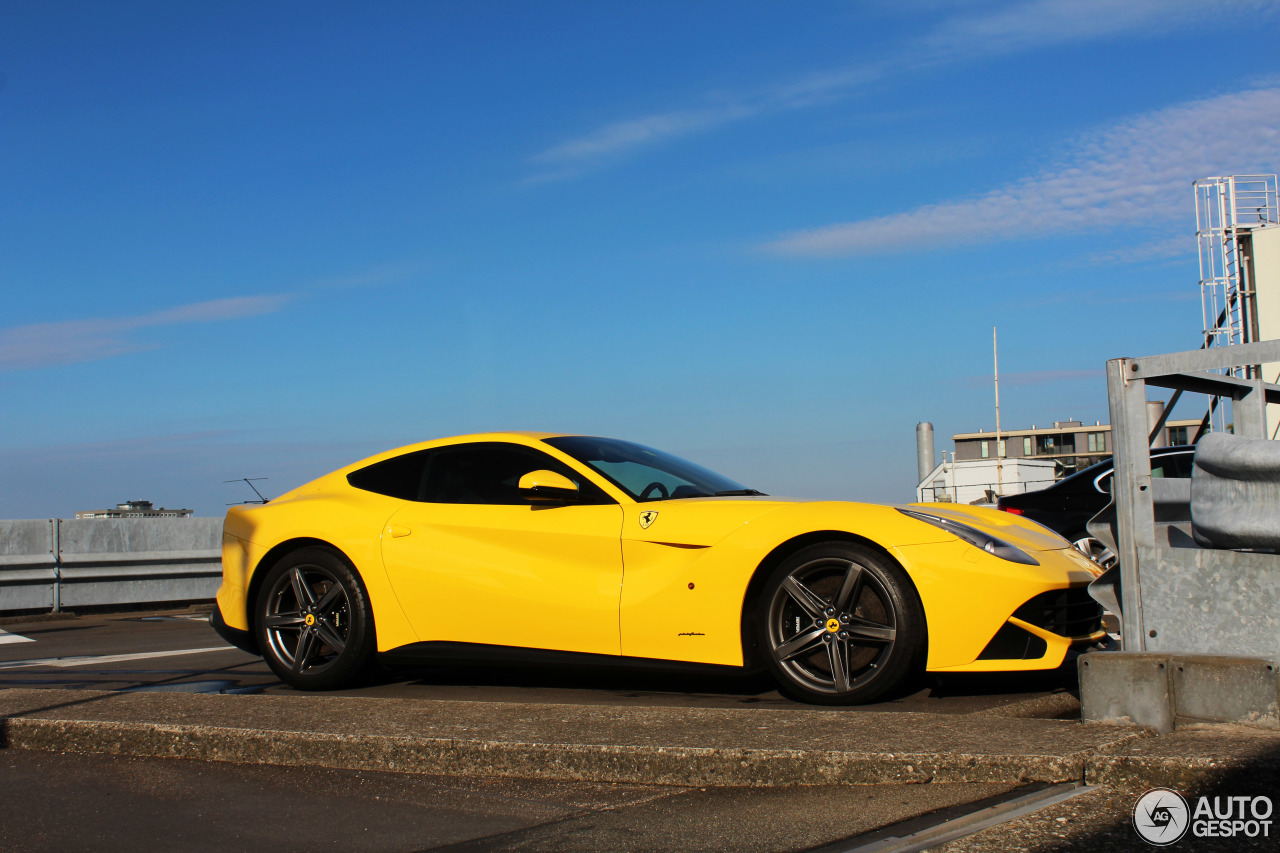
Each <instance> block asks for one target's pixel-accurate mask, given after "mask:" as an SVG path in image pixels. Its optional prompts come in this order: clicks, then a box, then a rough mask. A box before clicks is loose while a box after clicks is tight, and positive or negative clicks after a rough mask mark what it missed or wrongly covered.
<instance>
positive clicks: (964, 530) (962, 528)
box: [898, 508, 1040, 566]
mask: <svg viewBox="0 0 1280 853" xmlns="http://www.w3.org/2000/svg"><path fill="white" fill-rule="evenodd" d="M898 512H900V513H902V514H903V515H909V516H911V517H912V518H914V519H916V520H918V521H923V522H924V523H925V524H932V525H933V526H934V527H941V528H942V529H943V530H945V531H947V532H948V533H950V534H951V535H953V536H955V537H957V538H959V539H963V540H964V541H966V542H968V543H969V544H970V545H972V546H973V547H975V548H981V549H982V550H983V551H986V552H987V553H988V554H992V555H994V556H996V557H999V558H1000V559H1002V560H1009V561H1010V562H1013V563H1025V564H1026V565H1028V566H1038V565H1040V561H1039V560H1037V559H1036V558H1035V557H1033V556H1031V555H1030V554H1028V553H1027V552H1026V551H1024V550H1022V549H1021V548H1019V547H1018V546H1017V545H1010V544H1009V543H1008V542H1006V541H1004V540H1003V539H997V538H996V537H994V536H992V535H991V534H989V533H983V532H982V531H981V530H978V529H977V528H976V527H970V526H969V525H967V524H961V523H960V522H958V521H952V520H951V519H949V518H942V517H940V516H937V515H929V514H927V513H923V512H916V511H915V510H910V509H901V508H898Z"/></svg>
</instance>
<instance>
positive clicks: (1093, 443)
mask: <svg viewBox="0 0 1280 853" xmlns="http://www.w3.org/2000/svg"><path fill="white" fill-rule="evenodd" d="M1106 450H1107V434H1106V433H1105V432H1091V433H1089V452H1090V453H1105V452H1106Z"/></svg>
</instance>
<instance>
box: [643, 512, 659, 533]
mask: <svg viewBox="0 0 1280 853" xmlns="http://www.w3.org/2000/svg"><path fill="white" fill-rule="evenodd" d="M657 520H658V511H657V510H654V509H646V510H645V511H644V512H642V513H640V526H641V527H643V528H644V529H645V530H648V529H649V525H650V524H653V523H654V522H655V521H657Z"/></svg>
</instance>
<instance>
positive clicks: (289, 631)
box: [256, 547, 374, 690]
mask: <svg viewBox="0 0 1280 853" xmlns="http://www.w3.org/2000/svg"><path fill="white" fill-rule="evenodd" d="M256 615H257V620H256V624H257V633H258V647H259V648H260V649H261V650H262V655H263V657H264V658H265V659H266V661H267V664H268V665H269V666H270V667H271V669H272V671H273V672H275V674H276V675H277V676H278V677H279V678H280V680H281V681H283V682H285V683H286V684H289V685H291V686H293V687H296V688H297V689H299V690H332V689H335V688H338V687H342V686H343V685H346V684H348V683H350V682H351V681H353V680H354V679H355V678H356V677H357V676H358V675H359V674H360V673H361V672H362V671H363V670H364V668H365V666H366V665H367V664H368V662H369V659H370V657H371V656H372V654H373V651H374V626H373V609H372V608H371V607H370V605H369V595H368V593H367V592H366V591H365V588H364V584H363V583H361V581H360V577H359V575H357V574H356V572H355V570H354V569H352V568H351V566H350V565H349V564H348V563H347V561H346V560H345V559H343V558H342V557H341V556H340V555H339V554H337V553H335V552H334V551H331V550H329V549H328V548H319V547H313V548H301V549H299V550H297V551H294V552H293V553H291V554H288V555H287V556H285V557H284V559H282V560H281V561H280V562H279V563H277V564H276V565H275V566H273V567H272V568H271V570H270V571H269V572H268V573H267V576H266V577H265V578H264V579H263V583H262V588H261V591H260V592H259V593H258V601H257V611H256Z"/></svg>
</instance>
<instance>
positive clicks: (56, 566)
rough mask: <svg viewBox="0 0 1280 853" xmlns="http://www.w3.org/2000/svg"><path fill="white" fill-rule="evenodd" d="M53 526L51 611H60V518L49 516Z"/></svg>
mask: <svg viewBox="0 0 1280 853" xmlns="http://www.w3.org/2000/svg"><path fill="white" fill-rule="evenodd" d="M49 525H50V526H51V527H52V528H53V530H52V533H53V542H52V545H53V612H54V613H61V612H62V519H60V518H51V519H49Z"/></svg>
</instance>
